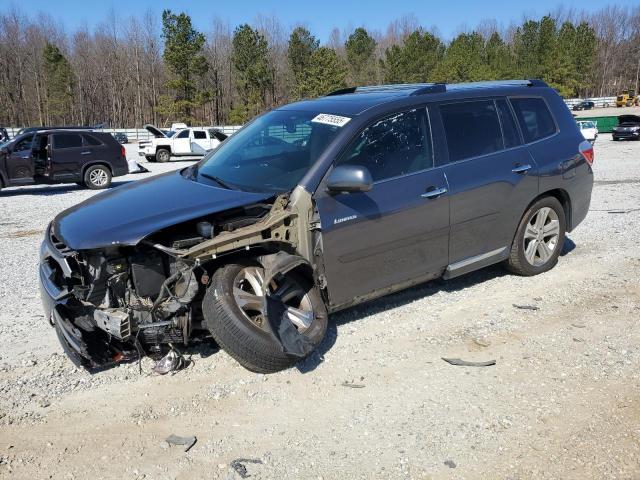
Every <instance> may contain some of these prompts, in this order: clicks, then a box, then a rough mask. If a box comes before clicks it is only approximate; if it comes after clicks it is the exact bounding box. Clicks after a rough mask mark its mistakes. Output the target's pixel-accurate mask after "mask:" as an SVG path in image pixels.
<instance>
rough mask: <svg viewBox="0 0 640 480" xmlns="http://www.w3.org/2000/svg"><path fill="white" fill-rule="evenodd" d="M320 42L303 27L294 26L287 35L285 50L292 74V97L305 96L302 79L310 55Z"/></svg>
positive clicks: (305, 72)
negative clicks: (289, 34) (287, 45)
mask: <svg viewBox="0 0 640 480" xmlns="http://www.w3.org/2000/svg"><path fill="white" fill-rule="evenodd" d="M319 45H320V42H319V41H318V39H316V37H314V36H313V35H311V32H309V30H307V29H306V28H304V27H296V28H295V29H294V30H293V32H291V36H290V37H289V48H288V51H287V54H288V60H289V68H290V69H291V74H292V76H293V98H294V99H300V98H304V97H307V96H308V95H309V92H307V91H306V90H305V89H304V84H305V82H304V80H305V78H306V76H307V69H308V68H309V65H310V63H311V56H312V55H313V52H315V51H316V49H317V48H318V46H319Z"/></svg>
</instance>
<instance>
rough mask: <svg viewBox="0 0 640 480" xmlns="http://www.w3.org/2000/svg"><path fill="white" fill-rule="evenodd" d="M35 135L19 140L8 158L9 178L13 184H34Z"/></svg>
mask: <svg viewBox="0 0 640 480" xmlns="http://www.w3.org/2000/svg"><path fill="white" fill-rule="evenodd" d="M34 137H35V133H32V134H29V135H27V136H26V137H24V138H22V139H20V140H18V142H16V143H15V144H14V146H13V149H12V151H11V153H10V154H9V155H8V157H7V176H8V177H9V182H11V183H13V184H28V183H33V176H34V170H35V162H34V158H33V150H32V148H33V138H34Z"/></svg>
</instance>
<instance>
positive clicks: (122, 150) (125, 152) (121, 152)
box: [120, 145, 127, 158]
mask: <svg viewBox="0 0 640 480" xmlns="http://www.w3.org/2000/svg"><path fill="white" fill-rule="evenodd" d="M120 154H121V155H122V156H123V157H124V158H127V151H126V150H125V149H124V145H120Z"/></svg>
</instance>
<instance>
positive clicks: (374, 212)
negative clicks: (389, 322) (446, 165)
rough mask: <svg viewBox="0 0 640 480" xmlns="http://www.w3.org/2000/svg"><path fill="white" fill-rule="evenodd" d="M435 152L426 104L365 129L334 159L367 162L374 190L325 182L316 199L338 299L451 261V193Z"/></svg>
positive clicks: (427, 273)
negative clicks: (333, 188) (338, 188)
mask: <svg viewBox="0 0 640 480" xmlns="http://www.w3.org/2000/svg"><path fill="white" fill-rule="evenodd" d="M432 151H433V150H432V146H431V135H430V130H429V125H428V121H427V115H426V109H425V108H419V109H413V110H410V111H406V112H401V113H396V114H393V115H390V116H388V117H385V118H382V119H380V120H377V121H375V122H373V123H372V124H371V125H369V126H368V127H367V128H365V129H364V130H363V131H361V132H360V133H359V134H358V135H357V136H356V137H355V138H354V139H353V140H352V142H351V144H350V145H349V147H347V149H346V151H345V152H344V153H343V154H342V155H341V156H340V158H339V159H338V160H337V162H336V164H354V165H360V166H364V167H366V168H367V169H368V170H369V172H370V173H371V176H372V179H373V187H372V189H371V190H370V191H368V192H359V193H329V192H327V191H326V190H324V188H323V184H322V183H321V185H320V188H319V189H318V191H317V192H316V195H315V200H316V205H317V208H318V212H319V214H320V220H321V225H322V241H323V251H324V269H325V273H326V276H327V280H328V289H329V297H330V304H331V305H332V306H337V305H343V304H346V303H352V302H354V301H355V300H356V299H359V298H362V297H365V296H366V295H368V294H371V293H372V292H380V291H381V290H383V289H387V288H392V289H393V288H394V287H398V286H406V285H407V284H408V283H412V282H415V281H419V280H425V279H427V278H428V277H432V276H438V275H440V273H441V272H442V270H443V269H444V267H445V266H446V265H447V262H448V252H447V250H448V242H449V197H448V196H447V184H446V179H445V177H444V174H443V172H442V170H441V169H434V168H433V155H432Z"/></svg>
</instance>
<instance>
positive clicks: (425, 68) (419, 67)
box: [382, 29, 444, 83]
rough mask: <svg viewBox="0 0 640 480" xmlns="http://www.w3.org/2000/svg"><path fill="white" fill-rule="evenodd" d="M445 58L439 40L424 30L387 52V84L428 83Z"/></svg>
mask: <svg viewBox="0 0 640 480" xmlns="http://www.w3.org/2000/svg"><path fill="white" fill-rule="evenodd" d="M443 56H444V45H443V44H442V42H441V41H440V39H439V38H437V37H436V36H434V35H432V34H431V33H429V32H425V31H423V30H422V29H418V30H416V31H415V32H413V33H412V34H411V35H409V36H408V37H407V38H406V40H405V41H404V44H403V45H402V46H399V45H393V46H391V48H388V49H387V50H386V51H385V58H384V60H383V61H382V68H383V70H384V79H385V82H387V83H411V82H428V81H430V80H432V79H433V76H434V70H435V69H436V67H437V66H438V64H439V63H440V61H441V60H442V58H443Z"/></svg>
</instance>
